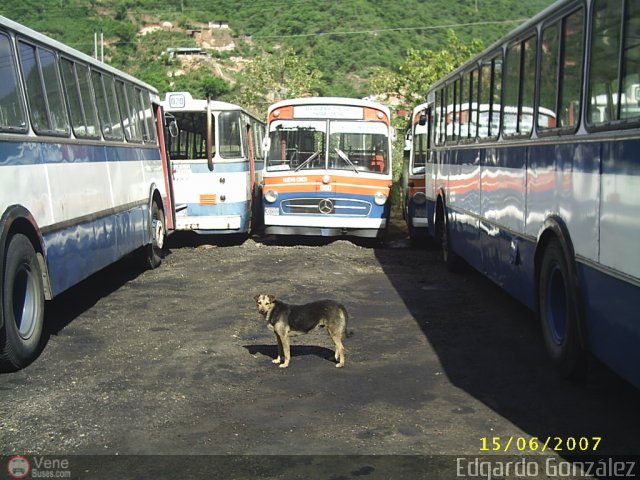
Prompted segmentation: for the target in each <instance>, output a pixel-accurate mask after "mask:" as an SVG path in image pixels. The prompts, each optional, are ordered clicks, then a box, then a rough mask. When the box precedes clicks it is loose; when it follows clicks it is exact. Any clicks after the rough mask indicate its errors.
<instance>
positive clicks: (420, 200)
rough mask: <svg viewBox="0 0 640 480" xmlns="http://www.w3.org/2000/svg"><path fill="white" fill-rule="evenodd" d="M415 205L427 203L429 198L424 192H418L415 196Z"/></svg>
mask: <svg viewBox="0 0 640 480" xmlns="http://www.w3.org/2000/svg"><path fill="white" fill-rule="evenodd" d="M413 203H415V204H416V205H424V204H425V203H427V196H426V195H425V194H424V192H418V193H416V194H415V195H414V196H413Z"/></svg>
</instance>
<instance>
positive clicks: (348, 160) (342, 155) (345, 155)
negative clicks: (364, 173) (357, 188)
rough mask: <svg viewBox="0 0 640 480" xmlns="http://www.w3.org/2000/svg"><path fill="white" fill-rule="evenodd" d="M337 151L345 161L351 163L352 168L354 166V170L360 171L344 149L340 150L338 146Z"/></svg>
mask: <svg viewBox="0 0 640 480" xmlns="http://www.w3.org/2000/svg"><path fill="white" fill-rule="evenodd" d="M336 153H337V154H338V156H339V157H340V158H341V159H343V160H344V161H345V162H347V163H348V164H349V165H351V168H353V171H354V172H356V173H360V172H359V171H358V169H357V168H356V166H355V165H354V164H353V162H352V161H351V159H350V158H349V157H348V156H347V154H346V153H344V152H343V151H342V150H340V149H339V148H337V147H336Z"/></svg>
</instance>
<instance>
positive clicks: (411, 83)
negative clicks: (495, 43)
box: [371, 30, 484, 109]
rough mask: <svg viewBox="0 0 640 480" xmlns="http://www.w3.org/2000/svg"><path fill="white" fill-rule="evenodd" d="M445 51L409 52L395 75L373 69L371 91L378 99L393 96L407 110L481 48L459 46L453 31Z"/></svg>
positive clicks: (477, 44)
mask: <svg viewBox="0 0 640 480" xmlns="http://www.w3.org/2000/svg"><path fill="white" fill-rule="evenodd" d="M447 38H448V44H449V45H448V47H447V48H446V49H443V50H440V51H439V52H435V51H433V50H429V49H425V50H418V49H414V48H411V49H409V50H408V51H407V57H406V59H405V61H404V62H403V63H402V65H401V66H400V68H399V71H398V72H390V71H388V70H385V69H381V68H377V69H375V71H374V74H373V78H372V80H371V89H372V90H373V92H374V93H376V94H378V95H386V96H387V97H391V96H396V97H398V98H399V99H400V104H401V105H402V106H404V107H406V108H409V109H411V108H412V107H413V106H415V105H417V104H419V103H422V102H424V101H425V99H426V96H427V91H428V90H429V88H430V87H431V85H433V83H434V82H435V81H437V80H438V79H439V78H441V77H443V76H444V75H446V74H447V73H449V72H451V71H452V70H454V69H455V68H457V67H459V66H460V65H462V64H463V63H464V62H465V61H467V60H468V59H469V58H471V57H472V56H473V55H475V54H476V53H479V52H480V51H482V49H483V48H484V46H483V43H482V42H481V41H480V40H473V41H472V42H471V43H470V44H467V43H464V42H462V41H461V40H460V39H459V38H458V36H457V35H456V34H455V32H454V31H453V30H449V31H448V32H447Z"/></svg>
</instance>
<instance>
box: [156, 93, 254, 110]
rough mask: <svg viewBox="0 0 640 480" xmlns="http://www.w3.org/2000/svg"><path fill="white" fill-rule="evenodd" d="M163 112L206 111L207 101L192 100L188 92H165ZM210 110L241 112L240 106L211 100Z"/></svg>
mask: <svg viewBox="0 0 640 480" xmlns="http://www.w3.org/2000/svg"><path fill="white" fill-rule="evenodd" d="M163 104H164V109H165V111H172V112H178V111H189V110H196V111H200V110H206V109H207V101H206V100H202V99H196V98H193V96H192V95H191V93H190V92H167V93H166V94H165V96H164V101H163ZM210 104H211V110H243V111H244V109H243V108H242V107H241V106H240V105H236V104H235V103H228V102H221V101H218V100H211V101H210Z"/></svg>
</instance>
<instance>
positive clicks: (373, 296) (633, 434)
mask: <svg viewBox="0 0 640 480" xmlns="http://www.w3.org/2000/svg"><path fill="white" fill-rule="evenodd" d="M211 241H212V239H211V238H204V239H197V238H196V239H195V241H194V237H191V236H185V235H175V236H173V237H172V238H171V240H170V242H169V243H170V251H169V254H168V255H167V257H166V258H165V259H164V263H163V265H162V266H161V267H160V268H158V269H156V270H153V271H144V270H142V269H140V268H138V266H137V264H136V263H135V262H134V261H133V260H132V259H127V260H125V261H123V262H120V263H119V264H117V265H114V266H113V267H110V268H108V269H107V270H105V271H103V272H101V273H99V274H97V275H95V276H93V277H92V278H90V279H89V280H88V281H86V282H84V283H83V284H81V285H79V286H78V287H76V288H74V289H72V290H71V291H69V292H67V293H65V294H64V295H63V296H61V297H59V298H57V299H56V300H55V301H54V302H52V303H51V304H50V305H48V307H49V310H48V312H47V326H48V333H49V338H48V342H47V344H46V347H45V348H44V350H43V352H42V354H41V356H40V357H39V358H38V359H37V360H36V361H35V362H34V363H33V364H32V365H31V366H29V367H28V368H26V369H25V370H23V371H20V372H17V373H12V374H4V375H2V376H0V392H1V395H2V397H1V398H2V400H1V401H0V445H1V446H2V447H1V449H2V451H1V452H0V453H2V454H5V455H13V454H21V455H36V454H37V455H40V454H43V455H103V454H105V455H116V454H118V455H146V454H156V455H180V456H187V455H200V454H213V455H227V454H231V455H247V454H249V455H257V456H262V455H308V456H312V457H310V458H315V457H317V456H321V455H328V456H329V457H323V458H325V461H326V458H333V457H334V456H335V455H356V456H361V455H364V456H367V457H365V458H367V459H368V460H366V461H362V462H361V461H358V462H356V464H357V466H358V468H352V465H350V466H345V467H344V469H343V470H340V471H339V472H338V473H336V472H333V473H331V472H332V469H333V468H334V467H335V468H338V467H337V464H336V463H335V462H336V461H337V460H335V459H334V460H331V461H330V462H329V464H328V465H325V467H326V469H327V471H326V473H327V475H326V476H323V477H322V478H334V479H335V478H352V477H353V478H355V477H359V476H364V477H365V478H390V477H389V476H387V477H384V476H379V477H376V476H375V475H376V474H379V475H382V473H383V472H385V471H386V470H385V469H390V470H391V471H394V472H402V471H403V470H402V469H403V468H404V467H403V466H402V465H398V464H394V463H393V462H396V463H397V462H400V463H401V462H402V461H403V460H402V459H403V457H385V458H388V459H392V460H388V462H387V463H385V464H384V465H377V466H376V465H374V464H372V463H371V462H376V461H379V459H378V460H376V459H375V458H374V459H371V458H369V457H368V456H370V455H385V456H388V455H392V456H395V455H412V456H413V455H418V456H425V455H427V456H428V455H442V457H436V458H437V460H436V461H435V463H434V462H431V463H429V462H427V464H428V465H430V466H424V465H422V466H420V468H421V469H422V471H426V470H425V469H427V470H428V469H429V468H431V469H432V474H431V475H429V476H427V477H424V478H437V476H436V475H435V472H440V471H445V470H447V468H448V469H449V470H448V471H449V474H450V473H451V471H453V470H452V468H454V467H452V465H454V464H453V463H451V461H450V457H451V456H456V455H470V456H474V455H476V456H477V455H485V454H491V453H493V452H491V451H490V450H491V449H492V448H493V446H495V445H496V443H495V442H496V440H495V439H496V438H499V440H498V444H499V445H500V446H501V449H502V450H500V452H499V453H507V454H509V455H511V454H519V453H527V454H532V455H536V454H539V453H540V452H537V451H531V446H532V445H534V446H535V444H532V443H531V439H532V438H533V437H537V438H539V439H547V438H551V439H556V438H557V439H558V440H552V441H551V443H550V445H549V446H551V445H554V446H559V447H560V448H559V451H558V452H557V453H559V454H560V455H565V454H567V453H571V452H569V451H568V448H569V446H570V440H569V439H571V438H573V439H580V438H585V439H588V442H589V448H591V447H592V446H594V444H595V442H596V441H595V440H594V439H595V438H596V437H597V438H601V440H600V441H599V445H598V447H597V451H596V453H600V454H605V453H607V454H621V453H626V454H629V453H634V454H640V446H639V442H638V437H637V432H638V431H640V429H639V427H640V411H639V410H638V408H637V405H638V401H639V400H640V395H639V394H638V392H637V391H635V390H634V389H632V388H631V387H630V386H629V385H627V384H626V383H624V382H622V381H621V380H619V379H618V378H617V377H615V376H614V375H612V374H611V373H609V372H608V371H607V370H606V369H604V368H603V367H601V366H598V365H596V366H595V368H594V371H593V373H592V375H591V376H590V378H589V379H588V380H587V382H586V383H585V384H572V383H568V382H565V381H563V380H561V379H560V378H558V377H557V376H556V374H555V373H554V372H553V370H552V369H551V366H550V364H549V362H548V360H547V359H546V356H545V353H544V351H543V347H542V342H541V338H540V332H539V328H538V325H537V324H536V322H535V319H534V318H533V317H532V315H531V314H529V313H528V312H527V311H526V310H525V309H524V308H523V307H522V306H521V305H519V304H518V303H516V302H515V301H513V300H512V299H511V298H510V297H508V296H507V295H506V294H504V293H503V292H502V291H501V290H499V289H498V288H497V287H495V286H494V285H493V284H491V283H490V282H489V281H487V280H485V279H484V278H483V277H481V276H480V275H478V274H476V273H474V272H471V271H467V272H463V273H461V274H451V273H448V272H447V271H446V270H445V269H444V267H443V265H442V264H441V262H440V260H439V252H438V251H437V250H436V249H429V248H415V247H412V246H411V245H410V244H409V242H408V241H407V240H406V238H405V235H404V231H403V230H402V229H401V228H400V227H399V226H398V224H397V222H396V224H395V227H394V228H393V229H392V231H391V232H390V238H389V239H388V241H387V243H386V245H385V246H384V247H376V248H372V247H363V246H358V245H355V244H354V243H352V242H350V241H347V240H337V241H331V242H330V241H327V242H316V243H310V242H306V244H304V245H287V244H278V243H276V242H274V241H273V240H271V239H257V240H256V239H248V240H246V241H244V242H239V243H236V244H234V243H233V242H228V239H224V241H222V242H221V241H220V240H215V239H214V242H218V243H214V244H210V242H211ZM259 292H270V293H274V294H276V295H277V296H279V297H280V298H282V299H283V300H286V301H288V302H290V303H303V302H307V301H311V300H316V299H320V298H333V299H336V300H339V301H340V302H342V303H344V304H345V305H346V307H347V309H348V310H349V313H350V316H351V319H350V329H352V330H353V331H354V335H353V337H352V338H350V339H348V340H347V343H346V347H347V359H346V367H345V368H344V369H336V368H334V366H335V363H334V361H333V351H332V350H331V349H330V348H331V346H332V343H331V341H330V339H329V338H328V336H327V335H326V333H325V332H322V331H320V332H315V333H312V334H310V335H307V336H303V337H297V338H296V339H294V341H293V347H292V360H291V364H290V366H289V368H288V369H279V368H277V367H276V366H274V365H273V364H272V363H271V359H272V357H275V354H276V347H275V338H274V336H273V334H272V333H271V332H269V331H268V330H267V329H266V326H265V324H264V321H263V320H262V318H261V317H260V316H259V315H258V313H257V312H256V310H255V307H254V303H253V295H255V294H256V293H259ZM508 438H512V439H513V441H514V442H513V444H512V446H511V447H510V450H509V449H507V451H506V452H505V451H504V447H505V446H506V440H507V439H508ZM519 438H522V439H523V440H521V441H520V444H518V443H517V442H518V439H519ZM523 442H525V443H526V442H528V443H527V445H526V448H525V449H524V450H520V449H518V448H514V446H516V445H517V446H518V447H519V446H522V445H523V444H524V443H523ZM558 442H559V443H558ZM539 448H540V447H538V449H539ZM547 453H548V452H547ZM551 453H554V452H551ZM589 453H592V451H589ZM554 454H555V453H554ZM133 458H137V457H133ZM156 458H157V457H156ZM173 458H175V457H173ZM228 458H235V457H228ZM247 458H249V460H246V462H248V464H249V466H247V465H246V464H245V466H244V467H243V468H247V469H249V471H251V472H254V473H255V472H263V471H266V472H267V473H266V474H265V476H260V475H261V474H257V473H256V474H255V476H254V478H294V477H293V476H291V475H289V476H287V475H280V474H279V473H277V472H276V473H273V474H270V473H269V472H275V471H276V470H277V469H276V470H270V469H269V468H271V467H273V465H274V464H277V465H280V464H282V461H281V460H282V458H280V461H278V460H277V458H278V457H247ZM300 458H307V457H300ZM416 458H418V457H416ZM77 461H82V460H78V459H77ZM91 461H92V462H94V463H93V464H92V466H89V467H86V468H84V469H80V470H81V471H83V472H92V473H86V474H85V475H84V476H82V475H80V476H79V477H78V478H80V477H82V478H100V477H99V475H97V473H96V472H103V473H104V472H105V471H108V468H110V467H109V464H110V463H109V462H111V461H113V457H103V458H102V460H100V462H103V464H104V465H103V464H102V463H101V465H102V467H100V468H99V467H96V466H95V458H94V459H93V460H91ZM190 461H194V460H193V458H192V459H191V460H190ZM134 463H135V462H134ZM149 463H150V462H149V461H148V460H147V466H146V468H147V471H149V470H150V469H152V467H154V466H155V467H157V468H160V467H159V465H162V461H161V460H159V459H158V460H154V461H153V462H151V463H152V465H150V464H149ZM309 463H313V462H312V461H311V460H308V461H307V463H306V464H309ZM440 463H446V464H447V468H445V469H444V470H443V469H442V468H441V465H439V464H440ZM105 465H106V466H105ZM269 465H271V467H269ZM286 465H288V464H287V463H286V462H285V466H286ZM372 465H373V466H372ZM367 466H368V467H369V468H370V469H367ZM227 467H229V465H227ZM232 467H233V465H231V466H230V467H229V468H232ZM413 467H415V465H413ZM413 467H412V468H413ZM0 468H3V467H2V466H0ZM114 468H115V467H114ZM273 468H275V467H273ZM278 468H279V467H278ZM287 468H288V467H287ZM291 468H293V467H291ZM92 469H93V470H92ZM265 469H266V470H265ZM362 469H364V470H362ZM371 469H373V470H371ZM230 471H231V470H230ZM289 473H291V472H289ZM443 475H444V476H443V477H442V478H450V476H449V477H447V476H446V474H443ZM74 478H75V477H74ZM104 478H107V477H104ZM130 478H154V477H153V476H149V477H144V476H137V477H130ZM155 478H159V477H155ZM172 478H178V477H172ZM180 478H192V477H189V476H188V475H186V474H185V475H183V476H182V477H180ZM193 478H197V477H193ZM211 478H214V477H211ZM227 478H231V477H227ZM296 478H297V477H296ZM395 478H406V477H403V476H401V475H399V474H398V476H396V477H395ZM505 478H507V477H505ZM540 478H547V477H540Z"/></svg>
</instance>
